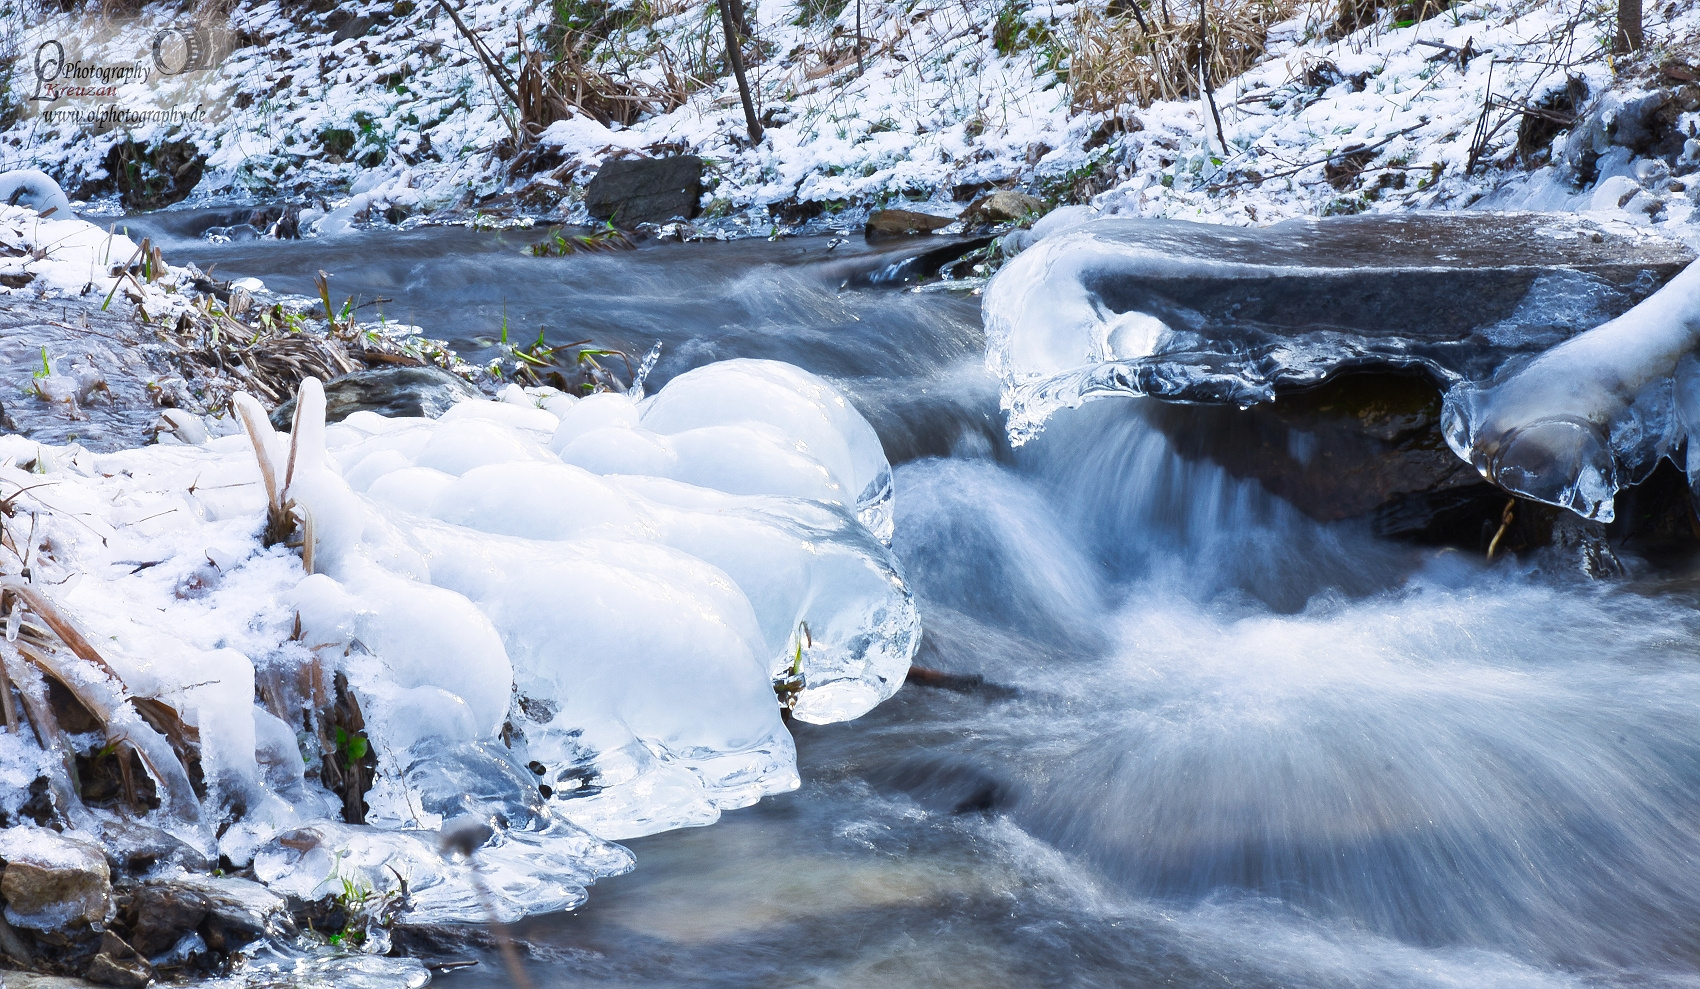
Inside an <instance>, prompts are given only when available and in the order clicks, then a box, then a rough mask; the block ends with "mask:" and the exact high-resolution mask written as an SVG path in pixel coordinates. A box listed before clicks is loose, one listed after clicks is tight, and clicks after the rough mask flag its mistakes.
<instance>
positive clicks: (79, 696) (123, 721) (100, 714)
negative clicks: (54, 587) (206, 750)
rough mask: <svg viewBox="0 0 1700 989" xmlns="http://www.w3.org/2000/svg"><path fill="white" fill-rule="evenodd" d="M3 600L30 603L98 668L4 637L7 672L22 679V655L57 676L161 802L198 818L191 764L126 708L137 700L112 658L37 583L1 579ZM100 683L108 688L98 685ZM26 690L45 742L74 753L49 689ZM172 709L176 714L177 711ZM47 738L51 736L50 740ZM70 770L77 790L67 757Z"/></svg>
mask: <svg viewBox="0 0 1700 989" xmlns="http://www.w3.org/2000/svg"><path fill="white" fill-rule="evenodd" d="M0 601H5V602H8V603H9V604H10V605H11V607H12V608H13V609H18V608H20V607H24V608H28V609H29V610H30V611H31V612H33V613H34V614H36V615H38V616H39V617H40V618H41V619H42V620H43V621H44V622H46V623H47V626H48V628H49V629H50V630H51V631H52V632H53V634H54V635H56V636H57V637H58V638H59V640H60V641H61V642H63V643H64V644H65V646H66V648H68V649H69V650H70V651H71V653H72V654H73V656H75V658H76V659H78V660H80V661H82V662H84V663H87V664H89V665H90V666H92V667H94V669H95V671H97V674H98V675H97V676H95V677H93V678H90V677H89V676H87V675H86V674H85V675H79V673H78V671H77V670H76V669H75V667H74V666H72V665H71V664H70V663H69V662H68V661H67V660H66V658H65V657H64V656H62V655H60V654H59V653H58V652H57V651H56V650H54V649H51V648H48V647H42V646H36V645H34V644H32V643H30V642H25V641H20V642H17V643H12V642H6V643H5V645H4V646H0V656H3V657H4V658H5V660H6V666H7V675H8V676H9V677H10V678H11V679H12V680H13V682H15V683H16V682H19V669H20V668H21V667H22V665H23V664H22V662H21V660H20V661H19V662H18V663H16V664H14V663H13V657H21V659H27V660H28V661H29V663H30V665H32V666H34V667H35V668H36V669H37V670H39V671H40V673H41V675H42V676H44V677H49V678H51V679H53V680H54V681H55V682H57V683H58V684H59V685H60V686H61V687H63V688H65V690H67V691H69V692H70V694H71V695H72V696H73V697H75V698H76V701H77V703H79V704H81V705H82V706H83V708H85V709H86V710H87V711H88V712H89V714H91V715H93V716H94V717H95V718H96V719H98V720H99V721H100V723H101V725H102V726H103V727H104V729H105V734H106V738H107V741H108V743H109V744H113V745H116V744H117V743H125V744H127V745H128V746H129V747H130V748H132V749H134V750H135V752H136V755H137V756H138V757H140V759H141V760H142V765H143V766H144V768H146V770H147V771H148V774H149V775H150V776H152V777H153V779H154V782H155V783H156V785H157V787H158V789H159V790H161V791H163V794H164V800H163V805H164V806H165V807H166V808H167V810H168V811H169V812H170V813H171V814H172V815H173V816H175V817H176V818H177V819H179V820H183V821H199V820H200V819H201V805H200V799H199V796H198V794H197V793H196V792H195V786H194V784H193V783H192V782H191V779H190V775H189V770H188V767H187V766H186V765H185V764H184V762H183V760H182V759H181V758H180V757H179V755H178V753H177V751H176V750H175V749H174V748H173V746H172V745H171V743H170V741H169V739H168V738H167V737H166V736H165V735H164V734H162V733H160V732H159V731H158V730H156V729H155V728H153V727H152V726H151V725H150V724H149V723H148V722H147V721H145V720H144V719H143V718H142V717H141V716H140V715H139V714H138V713H135V712H132V711H126V710H124V704H125V703H126V702H128V701H131V700H133V698H132V697H131V695H130V691H129V688H128V687H127V686H126V685H125V684H124V681H123V679H122V678H120V677H119V676H118V674H117V673H116V672H115V671H114V670H113V669H112V666H111V664H109V663H107V662H106V659H105V658H104V657H102V656H101V655H100V653H99V652H98V651H96V650H95V648H94V646H93V645H91V644H90V643H89V641H88V638H87V637H86V636H84V635H83V634H82V632H81V631H80V630H79V629H77V627H76V625H75V624H74V623H72V622H71V620H70V619H69V618H68V617H67V616H66V615H65V614H64V613H63V612H61V611H60V610H59V608H58V607H57V606H56V605H54V604H53V603H52V602H51V601H50V600H48V599H47V598H46V597H45V596H44V595H42V594H41V593H40V592H38V591H37V590H36V589H35V588H33V587H30V586H29V585H27V584H24V583H22V582H21V581H18V580H17V579H16V578H7V579H5V580H0ZM102 683H104V684H105V685H106V687H107V689H104V690H103V689H99V686H100V685H101V684H102ZM38 693H40V692H38ZM23 695H24V699H25V706H26V707H27V708H29V714H30V720H31V722H32V723H33V724H36V725H37V726H38V729H37V730H38V733H41V734H43V735H45V736H46V737H43V738H42V743H43V746H44V747H48V746H49V745H50V744H51V746H52V750H54V751H56V752H58V753H59V754H61V755H62V756H63V758H65V759H72V758H73V757H72V755H71V751H70V749H69V748H68V747H67V746H65V745H63V744H62V743H61V741H60V739H59V738H57V737H55V736H57V735H58V734H59V732H58V721H57V719H56V718H54V717H53V713H52V709H51V707H50V706H47V705H46V695H45V693H40V696H39V697H38V698H37V699H36V701H38V702H32V699H31V692H30V691H23ZM173 714H174V715H175V712H173ZM49 739H52V740H51V742H50V741H49ZM67 776H68V779H69V780H70V781H71V782H72V783H73V793H74V792H75V789H74V783H75V779H76V764H75V762H74V761H71V762H69V763H68V769H67Z"/></svg>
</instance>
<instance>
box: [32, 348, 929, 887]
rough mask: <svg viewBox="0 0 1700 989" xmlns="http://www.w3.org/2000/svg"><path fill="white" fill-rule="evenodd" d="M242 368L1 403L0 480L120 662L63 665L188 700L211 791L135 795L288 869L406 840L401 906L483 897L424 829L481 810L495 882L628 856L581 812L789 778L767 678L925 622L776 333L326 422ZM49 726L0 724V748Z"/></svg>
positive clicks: (816, 680) (397, 861) (829, 410)
mask: <svg viewBox="0 0 1700 989" xmlns="http://www.w3.org/2000/svg"><path fill="white" fill-rule="evenodd" d="M239 404H241V405H242V406H243V408H242V411H243V412H244V418H245V419H246V421H247V423H248V426H249V433H248V434H247V435H232V436H224V437H219V438H214V439H211V440H208V441H206V442H202V443H182V444H175V445H161V446H154V447H148V448H143V449H136V450H127V451H122V452H119V453H114V454H110V455H92V454H90V453H88V452H86V451H81V450H78V449H76V448H67V449H63V450H53V449H48V448H42V447H38V446H37V445H35V444H33V443H30V442H29V441H27V440H25V439H23V438H21V437H17V436H7V437H3V438H0V485H3V486H4V492H5V493H6V494H8V495H10V496H12V497H14V498H16V499H17V500H18V502H19V503H20V504H28V505H31V506H36V507H35V509H34V513H33V515H32V518H34V519H36V520H38V521H39V523H40V527H41V529H40V533H39V538H32V541H31V542H30V543H29V544H28V545H29V546H38V547H39V548H37V549H34V550H31V549H28V548H26V549H25V550H23V554H24V557H25V559H23V561H22V562H23V564H24V565H25V566H31V567H32V570H31V573H32V574H33V579H34V581H35V582H36V584H35V585H32V586H37V587H38V591H39V593H41V594H44V595H46V596H47V597H49V598H52V599H54V600H55V602H56V603H57V604H58V605H59V606H60V607H61V608H63V609H64V611H65V612H66V613H68V614H75V615H76V616H78V619H79V620H80V621H82V622H83V623H84V624H85V626H86V627H87V628H88V629H89V634H88V638H89V639H90V640H91V641H93V642H96V643H99V648H100V650H101V653H102V654H103V656H104V658H105V660H106V661H107V662H109V663H110V665H111V667H112V670H113V675H112V676H111V677H105V676H103V675H100V674H98V673H96V672H89V671H84V672H83V673H81V674H76V673H74V674H73V675H80V676H84V677H85V678H86V679H87V680H88V681H89V683H90V684H94V685H98V686H100V689H102V690H105V691H107V692H108V693H109V694H110V695H111V705H110V706H111V707H113V708H115V709H117V708H125V704H124V701H125V700H126V699H128V698H130V697H137V698H153V699H157V700H159V701H162V702H164V703H166V704H169V705H170V706H171V708H173V709H174V710H175V711H176V712H178V713H179V714H180V716H181V718H182V719H183V721H184V722H185V723H186V724H187V725H188V726H189V727H190V728H191V729H193V730H194V731H195V732H197V733H198V737H199V743H200V744H199V752H200V766H201V769H202V771H203V772H204V787H202V788H201V789H202V790H203V791H204V792H203V793H201V794H200V795H199V797H198V799H197V794H196V793H195V792H194V791H192V790H191V789H190V788H189V786H188V784H187V782H186V781H184V782H182V783H181V784H179V783H177V782H175V781H172V780H165V779H161V780H159V789H160V792H161V795H162V797H163V798H165V800H166V806H165V807H163V808H162V809H161V810H160V811H158V812H156V813H155V814H153V815H151V816H150V818H149V820H150V822H152V823H153V824H155V825H156V826H158V827H161V828H165V829H167V830H169V831H170V832H172V833H174V834H175V835H177V837H178V838H179V839H180V840H181V841H183V842H185V843H186V844H187V845H189V846H190V847H192V848H194V849H196V850H197V851H198V852H199V853H201V854H203V855H211V854H213V853H214V852H215V851H216V852H220V853H222V854H225V855H228V856H229V857H231V858H232V859H234V860H236V861H238V862H247V861H250V860H252V861H253V863H254V867H255V870H256V873H257V874H258V875H259V876H260V877H261V878H262V879H263V880H265V881H267V882H268V883H271V884H272V885H274V887H276V888H278V889H280V890H282V891H285V892H289V893H295V894H298V895H303V896H315V895H324V894H325V893H326V892H327V891H329V890H331V889H333V888H335V884H336V883H337V881H339V879H343V878H352V879H354V880H357V881H359V882H361V883H364V884H368V885H370V886H371V887H372V888H374V889H380V890H382V889H393V888H395V886H396V880H395V878H394V876H395V875H396V874H400V875H402V876H407V877H409V889H410V892H411V900H410V906H409V910H410V916H411V917H413V918H414V919H436V920H451V919H452V920H473V919H478V918H479V917H481V916H482V913H481V910H482V908H481V907H480V906H479V905H478V897H477V896H476V895H475V893H476V890H475V888H474V887H473V886H472V885H470V883H471V881H472V880H471V879H470V877H469V874H468V873H467V871H466V869H465V868H464V867H462V866H458V865H455V864H454V863H445V861H444V860H443V859H442V858H441V856H440V854H439V850H438V848H437V844H436V832H437V830H438V829H439V828H442V827H443V826H445V825H447V824H452V823H456V822H465V821H468V820H477V821H482V822H487V823H488V824H489V825H490V827H491V829H492V831H491V838H490V840H489V841H488V843H487V844H486V845H485V847H483V848H482V849H480V850H479V851H478V852H477V853H476V855H475V856H474V861H475V862H476V863H477V864H478V865H479V868H480V869H481V870H482V873H483V875H484V879H485V881H486V884H487V885H488V886H489V888H490V899H491V900H492V902H493V905H494V908H495V909H496V911H497V913H498V914H500V915H502V916H505V917H510V918H511V917H515V916H520V915H523V914H525V913H529V912H535V911H542V910H555V909H562V908H567V907H571V906H574V905H576V904H577V903H578V902H579V901H580V900H581V899H582V898H583V896H584V886H585V885H587V884H588V883H590V882H591V881H593V880H595V879H596V878H599V877H601V876H606V875H609V874H613V873H617V872H620V871H624V870H625V869H626V868H628V867H629V866H630V862H631V859H630V855H629V854H628V853H627V852H626V851H625V850H624V849H622V848H620V847H619V846H616V845H611V844H608V842H607V840H606V839H610V838H618V837H627V836H635V835H641V834H647V833H651V832H655V831H660V830H664V829H668V828H675V827H681V826H686V825H693V824H705V823H709V822H711V821H713V820H714V819H715V818H716V817H717V816H718V814H719V812H720V811H721V810H722V809H725V808H730V807H738V806H743V805H745V804H749V803H752V802H754V801H756V800H758V799H759V798H760V797H762V796H763V795H766V794H770V793H774V792H778V791H782V790H786V789H790V788H792V787H795V786H796V785H797V782H798V780H797V771H796V765H795V755H794V749H793V746H792V742H791V738H790V735H789V733H788V732H787V731H786V729H785V726H784V724H783V722H782V720H781V706H780V703H781V701H788V702H789V703H790V705H791V707H792V710H793V713H794V715H795V716H796V717H798V718H800V719H804V720H810V721H817V722H824V721H834V720H840V719H845V718H853V717H856V716H858V715H860V714H862V713H864V712H866V711H867V710H868V709H869V708H871V707H872V706H873V705H875V704H877V703H878V702H879V701H881V700H883V699H884V698H886V697H889V696H890V695H891V694H892V692H894V691H895V690H896V689H897V687H898V686H899V685H901V683H902V681H903V678H904V676H905V674H906V672H907V669H908V663H909V659H910V657H911V655H912V654H913V652H914V649H915V647H916V645H917V644H918V638H919V621H918V618H917V615H916V612H915V608H914V605H913V602H912V599H911V596H910V593H909V590H908V588H907V586H906V585H905V583H904V580H903V578H902V576H901V575H900V574H899V572H898V571H897V568H896V565H895V562H894V560H893V558H892V556H891V553H890V551H889V550H888V549H887V547H886V545H885V544H884V543H883V542H882V541H881V538H880V536H881V535H889V531H890V524H891V522H890V520H891V498H892V495H891V484H890V471H889V468H888V466H887V464H886V462H885V458H884V455H883V453H882V452H881V450H880V447H879V444H878V440H877V437H875V435H874V433H873V430H872V429H871V427H869V426H868V424H867V423H866V422H865V421H864V420H863V419H862V418H861V416H860V415H859V414H858V413H857V412H856V411H855V410H854V408H852V407H851V406H850V405H849V404H848V402H846V401H845V399H844V398H843V396H842V395H840V394H839V393H838V392H837V391H836V390H835V389H833V388H832V387H831V386H830V385H828V384H827V383H826V382H824V381H822V380H821V379H819V378H816V377H815V376H813V375H810V374H808V373H806V372H803V371H800V370H798V369H796V368H793V367H789V366H787V365H782V364H777V363H774V362H767V361H729V362H725V363H721V364H714V365H709V366H707V367H703V368H699V369H697V370H695V371H692V372H689V373H687V374H684V375H681V376H680V377H678V378H676V379H675V380H674V381H673V382H672V383H670V384H669V385H668V386H667V387H666V388H665V389H663V390H662V391H660V392H659V393H658V394H656V395H655V396H653V397H650V398H647V399H641V398H639V397H637V396H635V395H634V396H626V395H616V394H602V395H594V396H590V397H586V398H574V397H571V396H567V395H564V394H560V393H552V394H538V395H528V394H527V393H525V392H524V391H523V390H521V389H519V388H517V387H511V388H510V389H509V390H508V391H507V392H506V393H505V394H504V396H503V400H502V401H482V400H472V401H467V402H463V403H461V404H459V405H457V406H455V407H454V408H453V409H452V410H451V411H450V412H449V413H447V414H445V415H444V416H443V417H442V418H441V419H437V420H431V419H385V418H383V417H381V416H378V415H376V414H373V413H366V412H362V413H356V414H355V415H353V416H350V417H349V418H348V419H347V420H346V421H344V422H341V423H337V424H332V425H329V426H327V425H325V423H324V396H323V391H322V389H320V387H319V385H318V383H317V382H316V381H313V380H311V379H309V380H308V381H307V382H306V383H304V384H303V386H302V389H301V394H300V396H299V404H298V410H297V418H296V428H295V429H294V431H293V433H292V434H289V435H281V434H278V433H275V432H273V431H272V429H271V427H270V426H269V424H266V423H265V418H264V415H263V411H262V410H258V409H257V408H256V407H255V406H254V405H253V404H252V403H251V400H246V397H245V396H242V397H240V398H239ZM20 464H21V465H24V467H26V468H28V470H26V469H24V468H21V467H20V466H19V465H20ZM43 475H45V476H43ZM32 486H33V487H32ZM19 489H28V490H27V491H26V493H24V494H22V495H19V494H18V490H19ZM262 517H269V518H274V519H275V518H278V517H281V518H282V519H283V520H284V521H285V522H286V523H289V522H291V521H292V520H293V519H299V520H300V521H301V527H300V529H299V530H298V532H299V534H300V538H301V540H302V542H303V545H301V547H300V553H299V555H298V554H297V553H296V552H294V551H291V550H289V549H287V548H286V547H284V546H282V545H274V546H271V547H270V548H266V547H265V546H264V545H263V540H262V538H261V526H260V521H259V520H260V519H261V518H262ZM17 525H18V523H17V521H15V520H7V522H6V526H7V531H8V532H11V533H12V536H11V537H10V538H11V540H12V541H13V542H14V543H17V544H19V545H23V542H22V536H21V534H20V532H21V530H19V529H17ZM29 525H30V526H32V530H31V531H33V526H34V525H35V522H31V523H29ZM286 529H287V525H286ZM303 565H305V567H306V570H307V571H308V572H306V573H304V572H303ZM15 569H16V565H14V570H15ZM79 575H80V576H79ZM11 579H16V578H11ZM16 610H18V609H17V608H16V607H15V608H14V611H16ZM776 691H777V693H776ZM256 698H258V701H256ZM350 702H352V703H355V704H357V709H358V711H359V712H360V714H361V716H362V717H363V732H361V733H360V741H359V742H358V743H355V742H352V741H351V739H352V738H353V736H354V735H355V732H353V731H350V732H347V733H345V734H346V737H343V736H341V735H339V736H338V737H337V741H335V742H334V744H327V742H326V737H327V734H329V729H328V727H327V724H328V722H327V721H325V720H323V719H325V718H328V717H329V716H328V715H326V714H325V712H326V711H327V710H329V709H331V708H332V707H335V706H338V705H343V704H345V703H350ZM126 709H127V708H126ZM138 723H139V722H138ZM341 725H342V723H341V722H339V723H338V727H337V731H338V732H339V733H341V732H342V727H341ZM141 727H142V728H147V726H146V725H142V726H141ZM0 737H3V736H0ZM138 737H140V733H138ZM159 744H163V740H162V741H161V742H160V743H159ZM13 748H17V749H18V751H16V752H14V751H12V749H13ZM333 748H334V749H335V751H332V749H333ZM368 750H369V752H370V753H371V755H372V756H375V763H376V764H375V767H374V768H373V772H374V773H375V777H374V779H373V781H372V785H371V788H370V790H369V791H368V792H367V793H366V794H365V805H366V806H365V819H366V821H367V823H368V825H370V826H354V825H349V824H345V823H343V818H344V814H343V800H342V799H340V798H339V797H337V796H336V795H335V794H333V793H331V792H330V791H329V790H327V789H326V788H325V787H323V786H321V785H320V782H319V780H318V778H317V772H316V771H317V770H318V768H319V766H320V765H322V764H324V763H327V762H331V761H335V762H336V764H337V765H338V766H346V767H353V766H354V765H355V764H356V762H357V760H359V759H361V758H363V757H364V756H365V754H366V752H367V751H368ZM304 757H305V758H304ZM32 759H33V760H34V761H33V762H32V761H31V760H32ZM40 762H41V756H40V755H39V754H37V753H33V752H30V751H26V750H25V748H23V747H18V746H0V777H3V778H6V779H11V778H12V776H17V777H18V778H19V779H22V778H24V777H28V776H32V775H33V772H34V771H36V770H37V769H38V768H39V765H40ZM351 771H352V770H351ZM3 774H11V775H3ZM185 794H187V798H188V804H187V805H186V806H172V804H171V801H172V800H173V799H178V800H181V799H182V798H183V796H184V795H185ZM72 799H73V800H74V799H75V798H74V795H73V796H72ZM81 815H82V817H81V821H82V825H81V826H86V827H88V828H90V829H91V830H98V829H99V828H101V827H102V826H103V824H102V822H103V821H104V820H105V818H103V817H102V815H101V813H100V812H98V811H95V810H89V809H83V810H82V811H81ZM220 822H225V823H228V824H229V826H228V827H224V828H221V829H220V830H219V831H218V836H217V837H216V838H215V833H214V828H215V825H217V824H219V823H220Z"/></svg>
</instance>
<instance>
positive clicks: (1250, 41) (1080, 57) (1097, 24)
mask: <svg viewBox="0 0 1700 989" xmlns="http://www.w3.org/2000/svg"><path fill="white" fill-rule="evenodd" d="M1112 7H1113V5H1112ZM1203 7H1204V14H1205V16H1204V18H1203V20H1204V24H1205V26H1204V28H1203V29H1201V28H1200V24H1199V22H1198V21H1196V20H1190V19H1189V20H1184V21H1183V20H1180V19H1175V20H1173V21H1168V20H1165V19H1163V18H1157V17H1151V18H1141V17H1134V16H1131V15H1129V14H1125V13H1123V14H1118V13H1112V12H1111V9H1105V8H1100V7H1093V6H1089V5H1082V6H1081V8H1080V9H1079V11H1078V12H1077V13H1076V15H1075V19H1074V23H1073V30H1072V37H1071V38H1070V48H1071V50H1070V53H1069V69H1068V84H1069V93H1070V100H1071V103H1072V106H1073V109H1074V110H1075V111H1076V112H1082V113H1111V112H1114V111H1116V110H1118V109H1121V108H1122V107H1124V106H1126V105H1127V104H1128V103H1129V102H1132V103H1134V104H1136V105H1138V106H1148V105H1150V104H1151V103H1153V102H1155V101H1158V100H1190V99H1196V98H1198V97H1199V96H1201V95H1203V94H1202V91H1201V88H1200V71H1199V69H1200V66H1201V65H1202V66H1203V67H1204V70H1205V71H1204V73H1203V74H1204V75H1205V76H1207V77H1208V78H1210V79H1232V78H1234V77H1235V76H1238V75H1240V74H1242V73H1244V72H1245V71H1246V70H1248V69H1250V68H1251V67H1252V65H1253V63H1255V62H1256V61H1257V58H1258V56H1260V55H1262V54H1263V49H1264V44H1265V41H1266V39H1267V37H1268V33H1269V28H1270V27H1271V26H1272V25H1274V24H1276V23H1278V22H1280V21H1282V20H1285V19H1286V18H1288V17H1290V16H1292V14H1293V12H1294V10H1296V9H1297V4H1296V3H1295V2H1294V0H1254V2H1251V3H1244V2H1236V0H1205V2H1204V4H1203ZM1123 9H1125V8H1123ZM1201 44H1202V51H1201V50H1200V49H1201Z"/></svg>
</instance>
